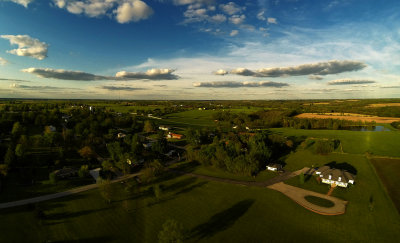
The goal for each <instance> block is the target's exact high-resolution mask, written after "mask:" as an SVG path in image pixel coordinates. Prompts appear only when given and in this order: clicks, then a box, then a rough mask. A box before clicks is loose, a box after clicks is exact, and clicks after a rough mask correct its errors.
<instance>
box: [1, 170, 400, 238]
mask: <svg viewBox="0 0 400 243" xmlns="http://www.w3.org/2000/svg"><path fill="white" fill-rule="evenodd" d="M368 168H369V167H368V166H366V169H368ZM370 173H372V172H370ZM365 183H366V186H371V188H370V190H369V191H372V192H374V193H375V192H376V194H375V197H374V198H375V201H376V202H375V208H374V210H373V211H369V209H368V198H369V193H368V194H365V193H364V192H363V193H361V194H359V193H357V195H356V196H355V198H352V200H350V203H349V206H348V211H347V212H346V214H344V215H340V216H322V215H318V214H315V213H312V212H310V211H308V210H306V209H304V208H302V207H300V206H299V205H298V204H296V203H295V202H293V201H291V200H290V199H288V198H287V197H285V196H284V195H283V194H281V193H279V192H276V191H273V190H269V189H266V188H259V187H245V186H238V185H231V184H226V183H218V182H211V181H204V180H201V179H196V178H192V177H187V176H179V177H176V176H172V177H170V178H169V179H166V180H164V181H162V182H161V186H160V187H161V188H162V196H161V198H160V199H159V200H158V201H157V200H155V198H154V197H153V193H152V190H151V189H150V188H148V187H143V188H141V189H136V192H134V193H133V194H128V193H126V192H125V190H124V187H125V185H126V184H120V183H118V184H114V185H113V188H114V195H115V196H114V197H113V202H112V203H111V204H107V203H105V202H104V200H103V199H102V198H101V196H100V194H99V192H98V190H92V191H89V192H86V193H82V194H78V195H75V196H71V197H67V198H63V199H59V200H53V201H48V202H45V203H41V204H39V205H38V207H39V208H42V209H43V210H44V213H45V215H46V216H45V218H44V219H42V220H40V219H38V218H37V217H35V211H34V210H33V208H32V207H28V206H26V207H19V208H14V209H8V210H1V211H0V214H1V221H0V233H1V238H0V242H8V243H9V242H25V241H26V239H29V241H30V242H44V241H46V240H51V241H52V242H58V241H63V242H68V241H77V242H79V241H80V242H156V241H157V234H158V232H159V231H160V230H161V226H162V224H163V223H164V222H165V221H166V220H167V219H170V218H172V219H175V220H177V221H179V222H181V223H182V224H183V225H184V227H185V228H186V230H187V235H188V237H189V239H188V240H187V241H188V242H265V241H266V239H267V240H268V241H271V242H274V241H275V242H276V241H279V242H282V241H283V242H288V241H289V242H293V241H298V242H301V241H307V242H320V241H321V240H322V239H323V241H325V242H334V241H335V242H338V241H339V242H349V241H351V242H354V241H357V242H394V241H396V239H399V237H400V220H399V216H398V215H397V214H393V210H395V209H394V208H393V206H392V204H391V203H390V201H388V199H387V198H385V197H384V196H383V194H384V192H383V191H381V192H380V193H379V191H376V189H377V188H376V186H374V185H373V184H374V183H375V184H378V183H377V178H376V177H372V178H371V180H369V181H367V182H365ZM371 183H372V184H371ZM360 184H362V183H361V182H360ZM361 188H363V189H365V186H363V187H361V186H360V189H361ZM360 222H362V223H360ZM16 226H18V227H16Z"/></svg>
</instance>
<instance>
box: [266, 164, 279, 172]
mask: <svg viewBox="0 0 400 243" xmlns="http://www.w3.org/2000/svg"><path fill="white" fill-rule="evenodd" d="M267 170H271V171H280V170H282V165H281V164H268V165H267Z"/></svg>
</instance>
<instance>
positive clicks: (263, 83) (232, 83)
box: [193, 81, 289, 88]
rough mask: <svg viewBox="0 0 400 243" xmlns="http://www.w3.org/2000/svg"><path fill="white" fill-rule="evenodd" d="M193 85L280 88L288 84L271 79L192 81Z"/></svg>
mask: <svg viewBox="0 0 400 243" xmlns="http://www.w3.org/2000/svg"><path fill="white" fill-rule="evenodd" d="M193 86H194V87H211V88H240V87H274V88H281V87H285V86H289V84H287V83H278V82H272V81H261V82H247V81H246V82H235V81H220V82H198V83H193Z"/></svg>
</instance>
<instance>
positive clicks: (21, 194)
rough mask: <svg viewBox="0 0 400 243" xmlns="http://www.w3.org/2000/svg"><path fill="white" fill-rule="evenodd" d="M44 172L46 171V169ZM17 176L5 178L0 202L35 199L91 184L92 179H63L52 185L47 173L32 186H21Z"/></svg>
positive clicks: (14, 174) (11, 175)
mask: <svg viewBox="0 0 400 243" xmlns="http://www.w3.org/2000/svg"><path fill="white" fill-rule="evenodd" d="M45 171H47V169H46V170H45ZM19 176H20V175H18V174H16V173H11V174H10V175H9V176H8V177H7V180H6V181H5V186H4V187H3V191H2V192H1V193H0V202H10V201H16V200H21V199H25V198H31V197H37V196H41V195H46V194H51V193H56V192H60V191H65V190H68V189H71V188H74V187H78V186H83V185H87V184H91V183H93V178H89V177H87V178H71V179H63V180H59V181H58V182H57V183H56V184H55V185H53V184H50V182H49V181H48V173H46V178H45V179H42V180H40V181H36V182H35V183H34V184H33V185H21V183H20V182H19V180H18V177H19Z"/></svg>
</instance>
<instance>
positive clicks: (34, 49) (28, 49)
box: [0, 35, 48, 60]
mask: <svg viewBox="0 0 400 243" xmlns="http://www.w3.org/2000/svg"><path fill="white" fill-rule="evenodd" d="M0 37H1V38H3V39H7V40H9V41H10V44H11V45H18V48H17V49H13V50H10V51H7V52H8V53H10V54H14V55H17V56H25V57H32V58H36V59H38V60H43V59H45V58H46V57H47V48H48V45H47V44H46V43H44V42H41V41H39V40H38V39H34V38H32V37H30V36H29V35H0Z"/></svg>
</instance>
